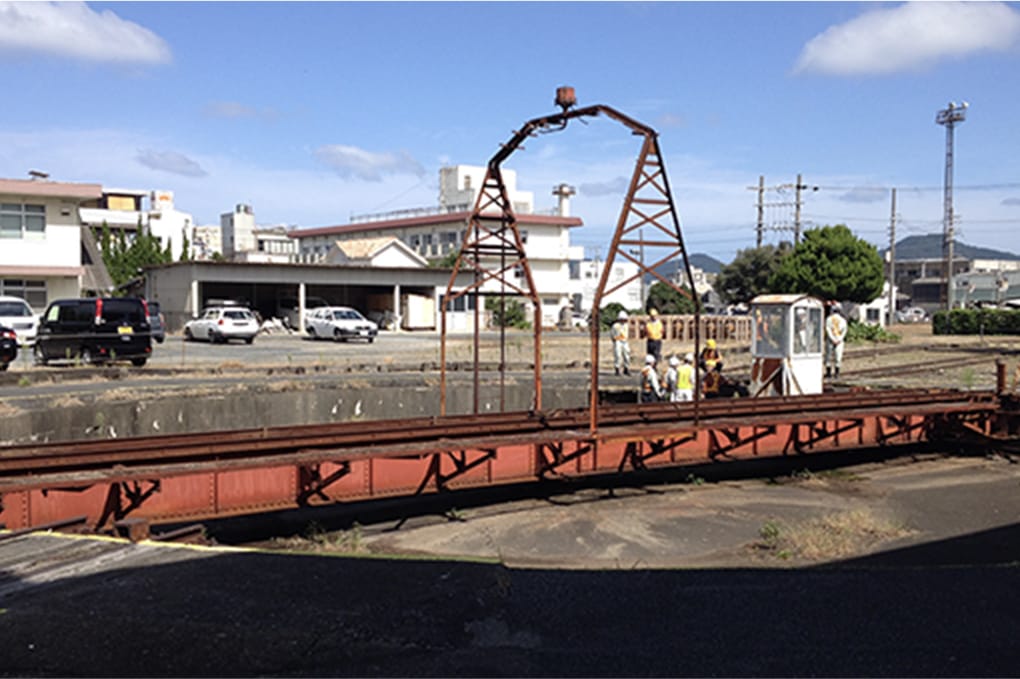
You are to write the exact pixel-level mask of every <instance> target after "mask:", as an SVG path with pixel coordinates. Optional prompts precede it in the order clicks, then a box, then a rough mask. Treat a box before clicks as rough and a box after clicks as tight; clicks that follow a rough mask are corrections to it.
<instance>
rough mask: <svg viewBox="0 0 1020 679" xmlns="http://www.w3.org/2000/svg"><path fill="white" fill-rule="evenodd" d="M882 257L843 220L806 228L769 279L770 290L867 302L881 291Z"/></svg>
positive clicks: (882, 277) (882, 275)
mask: <svg viewBox="0 0 1020 679" xmlns="http://www.w3.org/2000/svg"><path fill="white" fill-rule="evenodd" d="M882 269H883V265H882V257H881V256H880V255H879V254H878V250H877V249H876V248H875V246H874V245H872V244H871V243H868V242H867V241H864V240H861V239H860V238H858V237H857V236H855V235H854V234H853V232H851V231H850V229H849V228H848V227H847V226H846V225H844V224H837V225H836V226H823V227H820V228H817V229H808V230H807V231H805V232H804V240H802V241H801V242H800V243H798V244H797V246H796V247H795V248H794V249H793V252H791V253H790V254H789V256H787V257H784V258H783V259H782V261H780V263H779V267H778V268H777V269H776V272H775V273H774V274H773V275H772V277H771V278H770V279H769V287H770V288H771V289H772V291H773V292H785V293H804V294H808V295H813V296H815V297H819V298H821V299H832V300H839V301H849V302H856V303H858V304H867V303H868V302H870V301H872V300H873V299H875V298H876V297H878V296H879V295H881V294H882V283H883V281H884V274H883V271H882Z"/></svg>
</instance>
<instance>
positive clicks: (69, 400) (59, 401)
mask: <svg viewBox="0 0 1020 679" xmlns="http://www.w3.org/2000/svg"><path fill="white" fill-rule="evenodd" d="M83 405H85V402H84V401H82V400H81V399H80V398H78V397H77V396H58V397H56V398H55V399H53V401H52V402H51V403H50V407H51V408H77V407H79V406H83Z"/></svg>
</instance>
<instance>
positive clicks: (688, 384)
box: [676, 363, 694, 389]
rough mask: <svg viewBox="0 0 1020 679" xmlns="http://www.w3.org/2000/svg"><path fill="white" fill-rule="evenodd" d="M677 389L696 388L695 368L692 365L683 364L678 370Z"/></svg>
mask: <svg viewBox="0 0 1020 679" xmlns="http://www.w3.org/2000/svg"><path fill="white" fill-rule="evenodd" d="M676 388H677V389H693V388H694V366H693V365H691V364H690V363H681V364H680V365H679V366H677V369H676Z"/></svg>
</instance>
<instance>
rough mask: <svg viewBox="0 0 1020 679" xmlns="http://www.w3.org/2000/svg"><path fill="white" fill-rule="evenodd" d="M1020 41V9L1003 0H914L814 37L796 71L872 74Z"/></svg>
mask: <svg viewBox="0 0 1020 679" xmlns="http://www.w3.org/2000/svg"><path fill="white" fill-rule="evenodd" d="M1018 42H1020V13H1018V12H1017V11H1015V10H1014V9H1012V8H1011V7H1009V6H1008V5H1005V4H1003V3H998V2H994V3H984V2H909V3H907V4H904V5H900V6H898V7H893V8H890V9H885V8H883V9H876V10H873V11H870V12H867V13H865V14H862V15H861V16H859V17H857V18H856V19H852V20H851V21H848V22H846V23H845V24H840V25H838V26H832V27H830V28H829V29H827V30H826V31H825V32H824V33H821V34H819V35H817V36H815V37H814V38H812V39H811V40H810V41H809V42H808V43H807V44H806V45H805V46H804V49H803V50H802V51H801V53H800V56H799V57H798V59H797V63H796V66H795V67H794V72H795V73H825V74H832V75H867V74H883V73H894V72H897V71H903V70H910V69H917V68H921V67H925V66H929V65H931V64H933V63H935V62H937V61H939V60H941V59H946V58H954V57H956V58H959V57H963V56H966V55H969V54H973V53H975V52H980V51H986V50H987V51H991V50H999V51H1002V50H1007V49H1009V48H1011V47H1013V46H1015V45H1017V44H1018Z"/></svg>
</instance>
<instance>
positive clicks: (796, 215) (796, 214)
mask: <svg viewBox="0 0 1020 679" xmlns="http://www.w3.org/2000/svg"><path fill="white" fill-rule="evenodd" d="M796 188H797V193H796V196H797V197H796V198H795V199H794V203H793V244H794V246H796V245H797V243H799V242H800V192H801V190H802V189H806V188H807V187H806V186H804V181H803V179H802V178H801V176H800V173H797V187H796Z"/></svg>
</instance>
